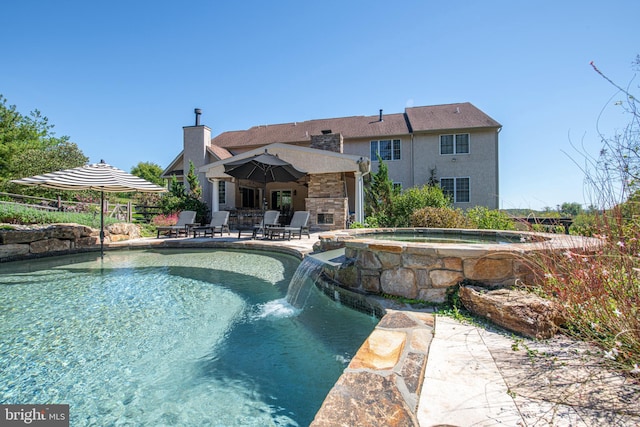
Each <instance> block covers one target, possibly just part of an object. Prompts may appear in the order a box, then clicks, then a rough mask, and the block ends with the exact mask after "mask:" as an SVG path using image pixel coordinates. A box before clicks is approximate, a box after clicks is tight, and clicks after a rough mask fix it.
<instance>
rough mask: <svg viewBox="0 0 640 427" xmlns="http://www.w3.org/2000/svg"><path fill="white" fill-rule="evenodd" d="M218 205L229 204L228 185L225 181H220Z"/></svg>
mask: <svg viewBox="0 0 640 427" xmlns="http://www.w3.org/2000/svg"><path fill="white" fill-rule="evenodd" d="M218 203H220V204H221V205H226V204H227V185H226V182H224V181H218Z"/></svg>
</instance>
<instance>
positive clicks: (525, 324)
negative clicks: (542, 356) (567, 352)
mask: <svg viewBox="0 0 640 427" xmlns="http://www.w3.org/2000/svg"><path fill="white" fill-rule="evenodd" d="M460 301H461V302H462V305H464V307H465V308H466V309H467V310H469V311H470V312H472V313H474V314H476V315H479V316H481V317H484V318H486V319H488V320H490V321H491V322H493V323H495V324H496V325H498V326H501V327H503V328H505V329H508V330H510V331H513V332H517V333H519V334H522V335H524V336H526V337H529V338H536V339H545V338H550V337H552V336H554V335H555V333H556V332H557V330H558V327H559V326H561V325H562V324H563V323H564V322H565V318H564V316H563V310H562V307H561V306H560V305H559V304H557V303H555V302H553V301H549V300H546V299H543V298H540V297H538V296H536V295H533V294H530V293H527V292H524V291H520V290H516V289H495V290H487V289H484V288H481V287H478V286H461V287H460Z"/></svg>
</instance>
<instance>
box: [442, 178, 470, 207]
mask: <svg viewBox="0 0 640 427" xmlns="http://www.w3.org/2000/svg"><path fill="white" fill-rule="evenodd" d="M469 181H470V179H469V178H440V188H442V192H443V193H444V195H445V196H448V197H451V200H453V201H454V202H455V203H469V199H470V190H469Z"/></svg>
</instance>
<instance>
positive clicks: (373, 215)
mask: <svg viewBox="0 0 640 427" xmlns="http://www.w3.org/2000/svg"><path fill="white" fill-rule="evenodd" d="M370 175H371V178H370V179H369V180H368V182H367V185H366V186H365V214H366V217H367V223H368V224H369V225H370V226H374V227H390V226H391V224H390V221H391V216H392V212H391V208H392V203H393V196H394V195H395V194H397V193H398V190H396V189H395V188H394V187H393V182H392V181H391V179H389V169H388V168H387V165H386V164H385V163H384V162H383V161H382V159H381V158H380V156H378V172H377V173H372V174H370Z"/></svg>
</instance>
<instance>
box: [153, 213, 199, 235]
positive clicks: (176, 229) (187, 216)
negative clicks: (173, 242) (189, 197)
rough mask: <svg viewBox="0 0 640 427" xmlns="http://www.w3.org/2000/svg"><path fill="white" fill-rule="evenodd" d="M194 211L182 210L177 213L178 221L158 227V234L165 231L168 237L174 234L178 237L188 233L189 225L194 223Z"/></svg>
mask: <svg viewBox="0 0 640 427" xmlns="http://www.w3.org/2000/svg"><path fill="white" fill-rule="evenodd" d="M195 220H196V213H195V212H194V211H182V212H180V213H179V214H178V222H176V225H167V226H161V227H158V236H157V237H156V238H159V237H160V233H166V234H167V235H168V236H169V237H171V236H172V235H175V236H176V237H180V235H181V234H184V235H185V236H188V235H189V226H192V225H195Z"/></svg>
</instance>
